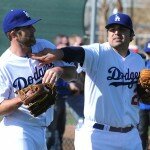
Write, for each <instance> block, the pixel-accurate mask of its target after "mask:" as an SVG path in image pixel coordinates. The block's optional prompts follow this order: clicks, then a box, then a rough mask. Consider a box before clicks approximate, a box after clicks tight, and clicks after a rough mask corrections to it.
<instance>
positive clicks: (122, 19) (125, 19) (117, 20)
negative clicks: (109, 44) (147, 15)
mask: <svg viewBox="0 0 150 150" xmlns="http://www.w3.org/2000/svg"><path fill="white" fill-rule="evenodd" d="M114 24H118V25H122V26H124V27H126V28H128V29H130V30H132V31H133V25H132V20H131V18H130V17H129V16H128V15H127V14H123V13H116V14H113V15H111V16H110V17H109V18H108V22H107V25H106V26H105V28H106V29H109V27H110V26H112V25H114ZM133 33H134V31H133Z"/></svg>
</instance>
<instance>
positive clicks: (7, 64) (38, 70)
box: [0, 39, 70, 126]
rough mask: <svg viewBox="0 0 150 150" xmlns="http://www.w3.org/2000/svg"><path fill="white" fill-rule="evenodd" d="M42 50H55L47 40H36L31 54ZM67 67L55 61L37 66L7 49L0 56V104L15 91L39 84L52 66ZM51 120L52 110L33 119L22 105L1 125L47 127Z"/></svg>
mask: <svg viewBox="0 0 150 150" xmlns="http://www.w3.org/2000/svg"><path fill="white" fill-rule="evenodd" d="M44 48H51V49H55V48H56V47H55V46H54V45H53V44H52V43H50V42H49V41H47V40H44V39H37V41H36V44H35V45H34V46H33V47H32V52H33V53H38V52H39V51H41V50H43V49H44ZM64 65H65V66H68V65H70V64H68V63H64V62H63V61H57V62H54V63H51V64H46V65H43V66H39V62H38V61H37V60H33V59H31V58H28V57H18V56H16V55H14V54H13V53H12V52H11V51H10V49H9V48H8V49H7V50H6V51H5V52H4V53H3V54H2V56H1V65H0V89H1V90H0V103H1V102H2V101H3V100H4V99H12V98H14V97H15V96H16V95H15V93H14V92H15V91H17V90H19V89H22V88H24V87H26V86H28V85H31V84H36V83H41V81H42V77H43V76H44V73H45V72H46V70H48V69H50V68H52V67H54V66H64ZM52 120H53V108H50V109H48V110H47V111H46V113H43V114H42V115H40V116H39V117H36V118H34V117H33V116H31V115H30V113H29V111H28V110H27V109H26V107H25V106H24V105H22V106H21V107H19V108H18V109H17V110H16V111H14V112H13V113H12V114H10V115H8V116H4V118H3V120H2V122H1V124H5V125H7V124H8V125H10V124H14V125H17V124H19V125H20V124H22V125H31V126H47V125H49V124H50V122H51V121H52Z"/></svg>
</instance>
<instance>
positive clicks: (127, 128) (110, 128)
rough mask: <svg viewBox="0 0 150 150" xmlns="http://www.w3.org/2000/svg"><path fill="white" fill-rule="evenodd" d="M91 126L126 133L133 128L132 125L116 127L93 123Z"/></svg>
mask: <svg viewBox="0 0 150 150" xmlns="http://www.w3.org/2000/svg"><path fill="white" fill-rule="evenodd" d="M93 128H95V129H100V130H107V131H112V132H121V133H127V132H129V131H131V130H132V129H133V128H134V126H133V125H131V126H130V127H125V128H120V127H118V128H117V127H112V126H107V125H103V124H98V123H95V124H94V125H93Z"/></svg>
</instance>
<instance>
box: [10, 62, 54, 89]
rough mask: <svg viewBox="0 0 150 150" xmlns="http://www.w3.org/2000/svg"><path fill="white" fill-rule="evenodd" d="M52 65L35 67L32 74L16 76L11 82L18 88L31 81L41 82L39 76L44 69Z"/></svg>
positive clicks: (29, 83)
mask: <svg viewBox="0 0 150 150" xmlns="http://www.w3.org/2000/svg"><path fill="white" fill-rule="evenodd" d="M52 67H54V64H46V65H44V66H43V67H42V68H37V67H35V72H34V74H33V75H32V76H27V77H26V78H25V77H18V78H16V79H15V80H14V82H13V87H14V88H16V89H19V90H20V89H22V88H25V87H27V86H28V85H31V84H33V83H37V82H41V78H42V77H43V76H44V74H45V72H46V70H48V69H49V68H52Z"/></svg>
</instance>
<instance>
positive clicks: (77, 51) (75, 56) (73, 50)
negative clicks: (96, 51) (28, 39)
mask: <svg viewBox="0 0 150 150" xmlns="http://www.w3.org/2000/svg"><path fill="white" fill-rule="evenodd" d="M30 57H31V58H32V59H36V60H38V61H40V62H41V64H47V63H51V62H53V61H56V60H63V61H67V62H78V63H81V64H83V62H84V57H85V51H84V49H83V48H82V47H64V48H61V49H56V50H55V51H52V50H51V49H45V50H43V51H42V52H40V53H38V54H31V56H30Z"/></svg>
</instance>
